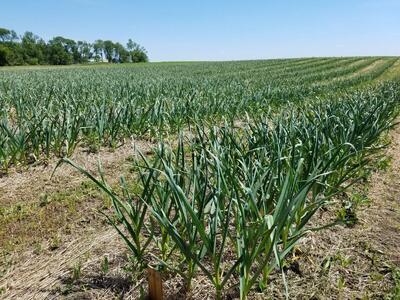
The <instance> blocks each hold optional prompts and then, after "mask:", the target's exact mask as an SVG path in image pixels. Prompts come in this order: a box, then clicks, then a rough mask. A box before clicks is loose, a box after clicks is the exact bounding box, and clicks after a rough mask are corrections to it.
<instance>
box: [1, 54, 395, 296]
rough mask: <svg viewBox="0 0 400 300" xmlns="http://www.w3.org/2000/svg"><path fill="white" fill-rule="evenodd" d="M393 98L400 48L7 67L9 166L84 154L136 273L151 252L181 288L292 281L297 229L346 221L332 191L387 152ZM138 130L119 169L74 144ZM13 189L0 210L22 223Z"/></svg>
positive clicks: (222, 291)
mask: <svg viewBox="0 0 400 300" xmlns="http://www.w3.org/2000/svg"><path fill="white" fill-rule="evenodd" d="M399 104H400V59H399V58H397V57H349V58H303V59H275V60H257V61H238V62H190V63H187V62H181V63H178V62H177V63H144V64H136V65H130V64H126V65H107V64H102V65H83V66H68V67H14V68H2V69H0V174H1V175H0V177H1V178H0V179H2V178H3V179H4V178H7V177H12V176H13V175H12V174H14V173H15V172H24V170H27V169H29V168H30V167H31V166H37V165H41V164H51V162H55V164H57V166H56V168H52V170H51V173H52V172H53V170H54V172H55V174H57V170H58V168H61V167H65V165H69V166H70V167H72V168H73V169H77V170H79V172H80V173H81V174H83V175H84V176H85V177H87V178H88V179H89V182H92V184H93V189H95V190H97V191H98V190H101V191H102V192H103V194H102V195H103V197H105V198H107V199H108V201H109V202H110V206H111V208H110V209H109V210H106V211H105V212H103V214H104V215H105V216H103V215H102V216H101V218H102V219H103V220H107V222H104V223H103V226H110V224H111V225H112V226H113V227H114V229H116V230H117V233H118V235H119V237H120V238H121V239H122V240H123V241H124V242H125V244H126V247H127V249H128V252H129V257H130V259H129V264H130V265H131V266H132V267H131V269H130V271H129V272H131V273H133V274H134V275H132V278H133V279H132V280H133V284H132V285H133V286H136V285H137V284H138V282H139V285H140V282H141V280H144V279H143V278H145V277H146V268H148V267H149V266H151V267H152V268H155V269H157V270H158V271H159V272H160V273H161V275H162V276H163V278H164V279H165V282H168V278H171V276H179V278H181V281H182V282H183V283H182V285H184V287H185V290H186V291H187V292H190V291H194V290H195V289H196V285H199V282H203V283H202V284H203V286H204V288H207V289H208V292H209V296H210V297H215V298H216V299H225V298H224V297H227V295H232V293H233V296H229V297H231V298H232V297H237V298H240V299H248V298H251V299H265V298H266V297H271V294H270V293H271V278H275V279H274V280H275V281H273V280H272V282H276V281H279V282H280V284H281V285H282V286H283V289H284V290H285V293H290V286H291V282H290V280H288V279H287V278H286V277H287V275H285V274H286V270H287V269H288V268H290V266H291V263H290V261H291V258H292V257H293V256H294V255H295V253H296V251H297V250H296V249H297V245H298V244H299V243H300V242H301V241H302V240H303V239H304V238H306V237H307V236H308V235H309V234H310V233H314V232H319V231H321V232H323V231H324V230H325V229H326V228H328V227H330V226H333V225H337V224H348V223H349V222H351V221H352V219H351V216H352V215H351V214H350V213H349V211H350V210H349V209H348V208H347V207H346V208H345V209H342V208H340V207H339V208H337V202H338V201H339V202H340V201H341V200H337V199H338V197H340V195H343V193H345V192H347V191H348V190H349V189H350V188H352V187H353V186H354V185H355V184H357V182H358V181H359V179H360V178H362V177H363V176H365V170H366V169H368V168H369V167H370V166H371V164H372V163H373V162H374V161H375V159H376V157H377V156H379V155H380V154H381V153H382V148H383V147H384V146H385V145H386V141H385V137H386V135H387V132H388V131H389V129H391V128H392V127H393V125H394V124H395V123H396V120H397V118H398V114H399V111H400V110H399V108H400V105H399ZM132 140H134V141H146V142H148V143H149V144H151V149H149V150H148V151H146V152H139V153H136V154H135V155H133V158H131V161H130V163H131V165H132V166H131V169H130V174H129V176H125V175H126V174H124V173H123V172H121V173H120V174H115V177H116V178H114V179H108V180H111V181H113V183H107V182H108V180H107V179H106V178H105V177H104V176H103V171H102V169H101V166H99V171H98V172H97V174H96V175H93V174H94V173H93V172H92V171H89V170H87V168H84V167H82V166H80V164H78V163H77V162H75V161H74V159H73V156H74V155H76V153H87V154H86V155H93V154H96V153H98V152H99V151H102V149H109V150H110V151H114V152H115V153H116V154H115V155H117V153H118V149H120V148H121V147H124V145H127V144H129V143H131V141H132ZM133 152H134V150H133V149H132V154H133ZM16 170H17V171H16ZM119 177H120V179H119ZM71 180H72V179H71ZM61 188H62V187H61ZM3 197H4V198H5V197H6V196H3ZM335 203H336V204H335ZM0 204H1V202H0ZM7 205H9V206H7ZM7 205H4V206H3V209H0V217H2V218H3V220H2V221H0V225H1V226H3V228H16V227H18V226H23V225H21V224H23V221H21V218H22V220H23V219H24V218H26V217H24V216H23V217H18V218H14V217H12V216H11V215H12V212H14V210H12V209H11V208H10V207H11V206H10V204H7ZM22 205H24V204H22ZM339 206H340V205H339ZM24 207H25V206H24ZM32 207H34V208H32ZM331 207H336V208H337V210H338V211H337V212H335V213H334V216H335V217H334V218H333V219H332V218H331V219H330V220H318V218H316V215H317V214H319V213H320V212H321V211H324V210H329V209H330V208H331ZM30 208H31V209H37V210H39V209H42V208H41V207H39V206H30ZM336 208H335V209H336ZM20 210H21V209H20ZM84 213H85V211H84V210H82V211H80V210H79V209H77V211H76V212H75V214H84ZM48 217H49V218H51V214H49V215H48ZM71 218H72V217H71ZM350 219H351V220H350ZM65 222H67V221H65ZM70 222H72V221H70ZM16 224H19V225H16ZM11 225H12V226H14V227H10V226H11ZM7 226H8V227H7ZM41 226H44V227H45V226H47V225H46V224H45V222H44V225H41ZM9 230H11V229H9ZM61 234H63V233H61ZM13 238H14V234H13V235H12V237H10V236H8V235H7V234H6V233H3V234H1V230H0V245H3V246H4V247H5V245H8V250H6V251H4V253H2V254H3V255H4V257H6V256H7V255H10V253H14V252H13V251H14V250H15V249H16V248H15V249H14V248H13V247H14V246H13V247H11V246H10V245H11V244H13V245H14V244H19V245H22V244H23V245H26V247H29V246H28V244H29V243H28V242H27V243H26V244H24V243H25V242H24V241H22V239H20V240H18V241H17V242H16V240H13ZM15 247H16V246H15ZM24 247H25V246H24ZM18 251H21V250H18ZM15 252H17V250H15ZM15 255H16V254H15ZM104 264H105V263H104ZM107 264H108V262H107ZM103 267H104V268H106V267H107V268H108V265H104V266H103ZM4 274H7V271H5V272H4ZM73 274H74V276H75V277H79V274H80V265H79V268H78V267H76V268H75V269H74V273H73ZM0 276H1V274H0ZM271 276H272V277H271ZM75 277H74V278H75ZM199 278H201V280H200V279H199ZM277 278H278V279H277ZM0 279H1V277H0ZM75 280H78V279H77V278H75ZM299 280H301V279H299ZM165 284H166V285H168V283H165ZM275 284H276V283H275ZM343 284H344V283H343ZM142 285H143V286H146V285H145V284H142ZM200 286H201V284H200ZM0 287H1V285H0ZM136 290H138V288H136ZM4 292H5V293H9V291H7V288H4ZM143 293H144V292H143ZM0 294H1V292H0ZM256 294H257V295H258V296H259V297H261V298H256V297H255V295H256ZM6 295H7V294H6ZM8 295H11V294H8ZM135 295H136V294H135ZM194 299H197V298H195V297H194ZM229 299H230V298H229ZM315 299H317V298H315ZM366 299H367V298H366Z"/></svg>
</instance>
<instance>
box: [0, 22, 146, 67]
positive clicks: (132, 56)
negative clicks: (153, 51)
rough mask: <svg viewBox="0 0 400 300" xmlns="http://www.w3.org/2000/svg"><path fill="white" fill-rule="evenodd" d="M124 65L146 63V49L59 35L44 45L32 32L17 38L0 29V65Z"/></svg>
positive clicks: (130, 42) (133, 43)
mask: <svg viewBox="0 0 400 300" xmlns="http://www.w3.org/2000/svg"><path fill="white" fill-rule="evenodd" d="M102 61H108V62H110V63H128V62H133V63H136V62H146V61H148V57H147V52H146V49H145V48H143V47H142V46H140V45H139V44H137V43H135V42H133V41H132V40H131V39H129V41H128V43H127V44H126V46H123V45H122V44H120V43H118V42H117V43H114V42H113V41H110V40H106V41H103V40H96V41H95V42H94V43H88V42H86V41H74V40H71V39H67V38H64V37H62V36H57V37H54V38H53V39H51V40H49V41H48V42H46V41H45V40H43V39H42V38H40V37H39V36H37V35H35V34H34V33H32V32H29V31H28V32H25V33H24V34H23V35H22V36H18V35H17V33H16V32H15V31H14V30H9V29H6V28H0V66H18V65H69V64H80V63H88V62H102Z"/></svg>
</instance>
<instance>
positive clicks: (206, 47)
mask: <svg viewBox="0 0 400 300" xmlns="http://www.w3.org/2000/svg"><path fill="white" fill-rule="evenodd" d="M0 7H1V9H0V27H5V28H9V29H14V30H15V31H17V33H19V34H22V33H23V32H24V31H33V32H34V33H36V34H38V35H39V36H41V37H43V38H44V39H46V40H47V39H49V38H51V37H53V36H57V35H61V36H65V37H68V38H72V39H75V40H87V41H94V40H95V39H97V38H101V39H111V40H114V41H119V42H123V43H124V44H125V42H126V41H127V39H128V38H132V39H133V40H135V41H137V42H139V43H140V44H142V45H143V46H144V47H145V48H146V49H147V50H148V53H149V56H150V59H151V60H152V61H176V60H236V59H261V58H276V57H304V56H349V55H400V0H281V1H279V0H274V1H272V0H254V1H251V0H248V1H246V0H243V1H237V0H198V1H196V0H186V1H184V0H164V1H161V0H160V1H151V0H142V1H135V0H132V1H129V0H114V1H111V0H109V1H107V0H4V1H2V3H1V5H0Z"/></svg>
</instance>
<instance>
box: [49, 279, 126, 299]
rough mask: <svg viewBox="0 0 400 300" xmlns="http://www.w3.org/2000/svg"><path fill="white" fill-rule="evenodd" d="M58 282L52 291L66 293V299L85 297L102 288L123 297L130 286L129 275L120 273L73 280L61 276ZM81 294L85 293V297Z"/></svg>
mask: <svg viewBox="0 0 400 300" xmlns="http://www.w3.org/2000/svg"><path fill="white" fill-rule="evenodd" d="M60 283H61V287H60V288H59V289H58V291H54V292H55V293H56V294H58V293H60V292H61V294H63V295H68V299H78V298H79V299H86V297H87V296H88V295H90V294H91V292H93V291H95V290H104V291H107V292H109V293H110V294H114V295H118V296H119V297H123V296H124V295H125V294H126V293H127V292H128V291H129V290H130V288H131V286H132V281H131V279H130V278H129V277H123V276H120V275H115V276H113V275H86V276H84V277H82V278H80V279H79V280H75V281H72V280H71V278H70V277H63V278H60ZM83 294H86V297H85V295H83ZM75 296H77V297H78V298H76V297H75Z"/></svg>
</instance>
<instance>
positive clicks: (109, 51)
mask: <svg viewBox="0 0 400 300" xmlns="http://www.w3.org/2000/svg"><path fill="white" fill-rule="evenodd" d="M103 47H104V48H103V51H104V55H105V56H106V59H107V60H108V62H113V59H114V47H115V46H114V43H113V42H112V41H110V40H107V41H104V43H103Z"/></svg>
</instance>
